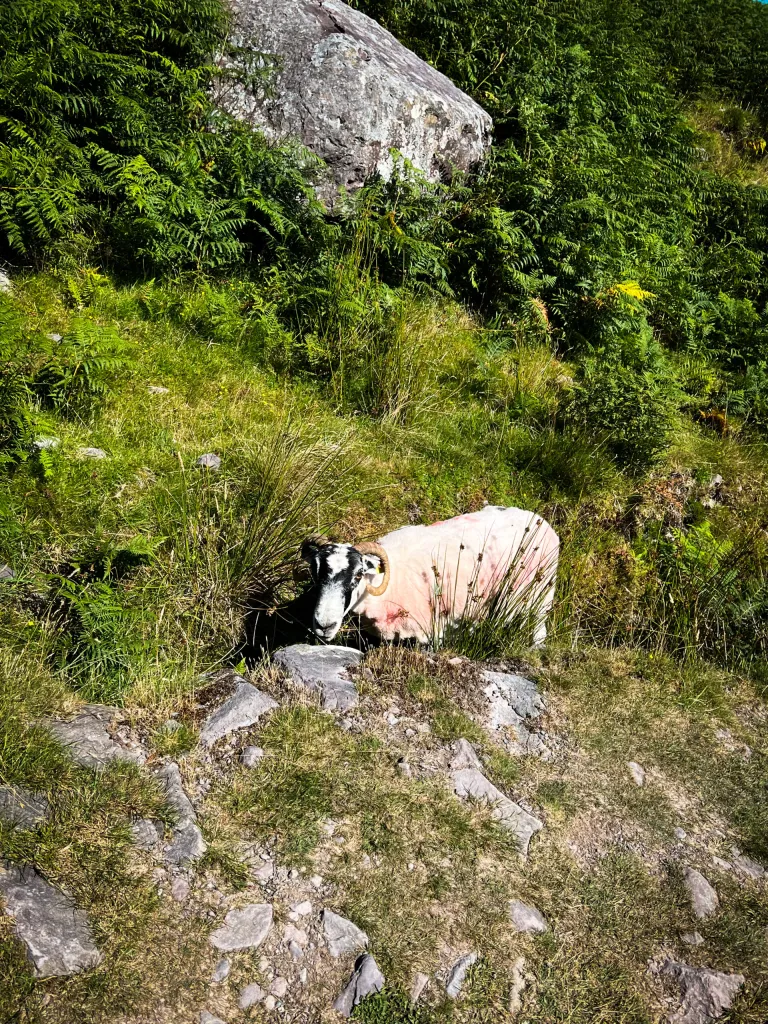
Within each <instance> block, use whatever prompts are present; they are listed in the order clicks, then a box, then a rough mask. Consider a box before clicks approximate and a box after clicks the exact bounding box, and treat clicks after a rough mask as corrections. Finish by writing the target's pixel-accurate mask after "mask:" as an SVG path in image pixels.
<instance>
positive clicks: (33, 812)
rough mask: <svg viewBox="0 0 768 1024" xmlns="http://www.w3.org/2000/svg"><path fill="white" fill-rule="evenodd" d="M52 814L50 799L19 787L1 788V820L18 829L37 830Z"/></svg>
mask: <svg viewBox="0 0 768 1024" xmlns="http://www.w3.org/2000/svg"><path fill="white" fill-rule="evenodd" d="M49 813H50V806H49V804H48V798H47V797H45V796H43V794H41V793H30V792H29V790H27V789H21V788H20V787H18V786H0V818H2V819H3V821H8V822H10V824H11V825H16V826H17V827H18V828H36V827H37V826H38V825H39V824H41V822H43V821H45V820H46V818H47V817H48V815H49Z"/></svg>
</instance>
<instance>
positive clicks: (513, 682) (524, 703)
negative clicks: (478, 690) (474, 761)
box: [483, 670, 546, 729]
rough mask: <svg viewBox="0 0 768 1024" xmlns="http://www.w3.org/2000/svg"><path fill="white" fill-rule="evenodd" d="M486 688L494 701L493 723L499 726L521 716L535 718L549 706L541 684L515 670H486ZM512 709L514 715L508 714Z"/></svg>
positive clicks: (492, 706) (494, 725)
mask: <svg viewBox="0 0 768 1024" xmlns="http://www.w3.org/2000/svg"><path fill="white" fill-rule="evenodd" d="M483 682H485V683H486V684H487V685H486V687H485V690H484V691H483V692H484V693H485V695H486V697H487V698H488V700H489V701H490V703H491V725H492V727H493V728H494V729H498V728H499V727H500V726H502V725H512V724H515V723H516V722H519V721H520V720H521V719H529V720H535V719H537V718H539V717H541V714H542V712H543V711H545V710H546V703H545V701H544V698H543V697H542V695H541V693H539V688H538V686H537V685H536V683H534V682H533V681H532V680H530V679H526V678H525V676H519V675H517V674H515V673H513V672H491V671H489V670H486V671H484V672H483ZM510 711H512V712H513V714H514V716H515V717H514V718H512V717H511V716H510V715H509V712H510Z"/></svg>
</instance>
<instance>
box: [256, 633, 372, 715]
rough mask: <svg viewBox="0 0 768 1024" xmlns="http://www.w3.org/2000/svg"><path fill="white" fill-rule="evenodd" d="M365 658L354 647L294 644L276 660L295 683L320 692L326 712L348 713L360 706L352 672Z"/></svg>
mask: <svg viewBox="0 0 768 1024" xmlns="http://www.w3.org/2000/svg"><path fill="white" fill-rule="evenodd" d="M362 658H363V653H362V651H356V650H354V649H353V648H352V647H338V646H335V645H333V644H329V645H328V646H327V647H313V646H312V645H311V644H294V645H293V646H292V647H284V648H283V650H282V651H278V652H277V653H276V654H275V656H274V658H273V659H272V660H273V662H274V663H275V665H277V667H278V668H281V669H282V670H283V672H285V673H286V674H287V675H289V676H290V677H291V679H292V680H293V681H294V682H295V683H299V684H300V685H302V686H306V687H307V689H309V690H315V691H319V692H320V693H321V694H322V698H323V709H324V710H325V711H348V710H349V709H350V708H352V707H354V706H355V704H357V690H356V688H355V684H354V683H353V682H352V680H351V679H350V678H349V674H348V669H350V668H353V667H354V666H355V665H359V664H360V662H361V660H362Z"/></svg>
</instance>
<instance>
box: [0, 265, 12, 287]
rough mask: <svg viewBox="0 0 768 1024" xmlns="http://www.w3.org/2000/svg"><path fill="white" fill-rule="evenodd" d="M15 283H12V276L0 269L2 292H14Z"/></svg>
mask: <svg viewBox="0 0 768 1024" xmlns="http://www.w3.org/2000/svg"><path fill="white" fill-rule="evenodd" d="M12 291H13V284H12V283H11V279H10V277H8V275H7V274H6V273H5V272H4V271H2V270H0V292H12Z"/></svg>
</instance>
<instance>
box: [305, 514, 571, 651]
mask: <svg viewBox="0 0 768 1024" xmlns="http://www.w3.org/2000/svg"><path fill="white" fill-rule="evenodd" d="M559 545H560V541H559V538H558V536H557V534H556V533H555V531H554V530H553V529H552V527H551V526H550V525H549V523H547V522H545V520H543V519H542V518H541V517H539V516H537V515H536V514H535V513H533V512H526V511H523V510H522V509H518V508H502V507H499V506H491V505H488V506H486V507H485V508H483V509H482V510H481V511H479V512H471V513H469V514H467V515H463V516H456V517H455V518H454V519H448V520H445V521H443V522H439V523H433V524H432V525H431V526H406V527H403V528H402V529H399V530H395V531H394V532H393V533H388V534H387V535H386V536H385V537H382V538H381V539H380V540H378V541H376V542H374V543H365V544H356V545H352V544H331V543H329V542H327V541H325V540H324V539H323V538H310V539H309V540H307V541H305V542H304V544H303V545H302V549H301V555H302V557H303V558H304V560H305V561H306V562H307V563H308V564H309V567H310V572H311V575H312V579H313V582H314V585H315V588H316V592H317V603H316V605H315V609H314V615H313V619H312V630H313V632H314V634H315V635H316V636H317V637H318V638H319V639H321V640H323V641H324V642H326V643H328V642H329V641H331V640H332V639H333V638H334V637H335V636H336V634H337V633H338V631H339V629H340V628H341V624H342V622H343V620H344V618H345V616H346V615H348V614H349V613H354V614H356V615H359V616H360V618H361V621H362V625H363V628H364V629H365V630H366V632H370V633H371V634H372V635H373V636H375V637H377V638H378V639H381V640H385V641H401V640H415V641H417V642H419V643H429V642H430V641H431V640H434V639H435V637H436V636H438V637H439V636H440V635H441V634H442V632H443V631H444V629H445V627H446V626H449V625H454V624H455V623H456V622H457V621H458V620H459V619H462V618H469V619H478V618H480V617H482V615H483V614H484V613H487V610H488V608H489V606H490V605H491V604H492V603H494V602H495V603H496V607H497V609H498V608H499V607H502V609H503V614H504V615H505V616H507V615H509V616H511V615H513V614H515V613H519V612H520V611H521V610H523V609H527V610H529V611H530V612H531V614H532V615H533V617H534V618H535V622H536V625H535V631H534V637H533V641H534V644H535V645H537V646H540V645H541V644H543V643H544V640H545V638H546V632H547V630H546V619H547V615H548V613H549V611H550V608H551V607H552V602H553V600H554V593H555V578H556V574H557V563H558V556H559Z"/></svg>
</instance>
